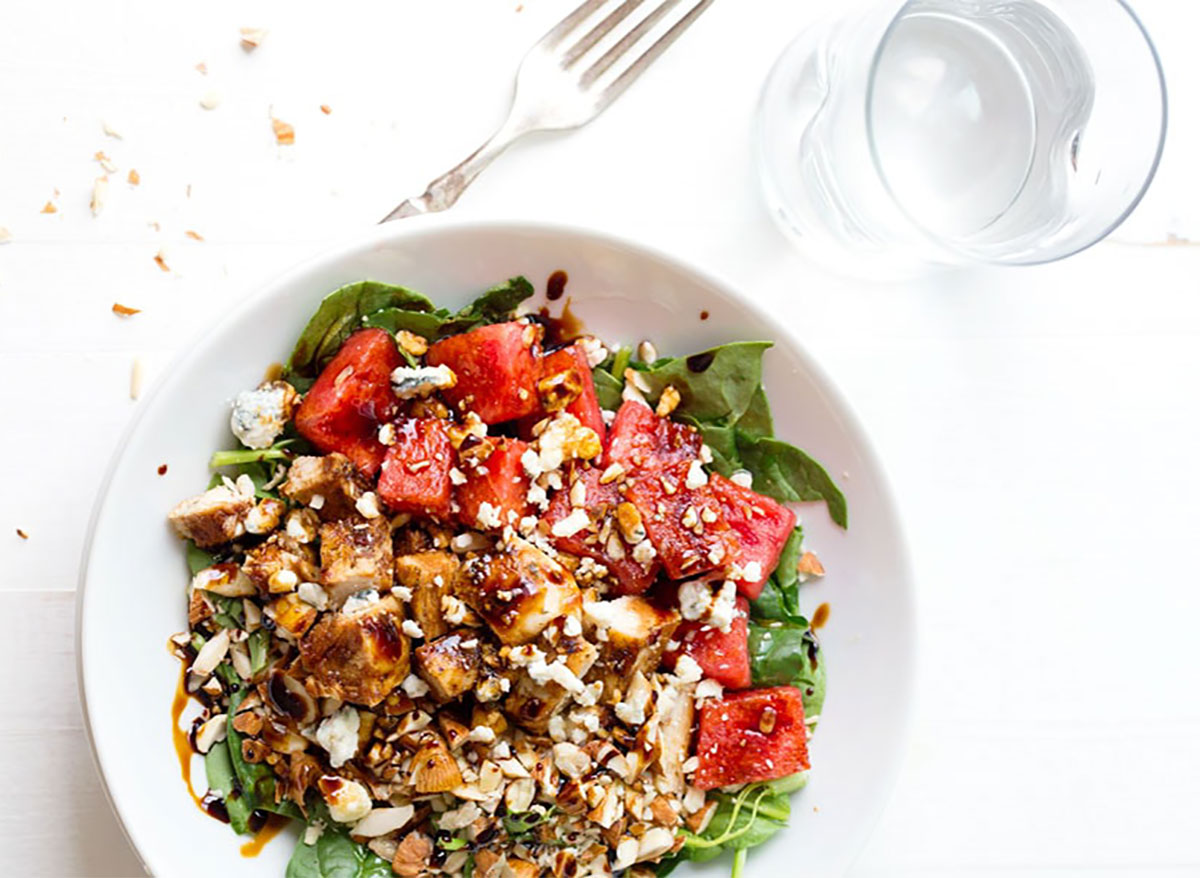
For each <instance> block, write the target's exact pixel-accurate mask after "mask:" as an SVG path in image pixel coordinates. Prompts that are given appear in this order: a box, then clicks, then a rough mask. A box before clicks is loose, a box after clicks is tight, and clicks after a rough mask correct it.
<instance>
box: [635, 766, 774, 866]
mask: <svg viewBox="0 0 1200 878" xmlns="http://www.w3.org/2000/svg"><path fill="white" fill-rule="evenodd" d="M774 783H775V782H767V783H752V784H747V785H746V786H744V787H742V789H741V790H739V791H738V792H737V793H716V794H715V797H716V801H717V808H716V810H715V811H714V812H713V816H712V819H711V820H710V821H709V823H708V826H706V827H705V829H704V832H702V833H699V834H696V833H691V832H687V831H684V833H683V835H684V842H683V847H682V848H681V849H680V850H679V852H678V853H677V854H676V856H675V857H673V858H671V859H669V860H665V861H664V862H662V863H660V864H659V866H658V869H657V873H658V875H660V876H661V875H667V874H669V873H670V872H671V871H672V870H673V869H674V868H675V866H677V865H678V863H679V861H680V860H691V861H693V862H705V861H707V860H712V859H714V858H716V857H718V856H720V855H721V854H722V853H723V852H725V851H735V852H742V851H745V850H747V849H749V848H752V847H756V846H758V845H760V844H762V843H763V842H765V841H767V839H769V838H771V836H773V835H775V833H777V832H779V830H781V829H783V828H784V827H785V826H786V825H787V819H788V817H789V816H790V814H791V805H790V804H789V802H788V798H787V792H786V791H784V789H778V788H776V787H775V786H774ZM744 863H745V855H744V854H742V853H738V854H737V855H736V857H735V859H734V869H735V871H737V870H739V869H740V865H739V864H741V865H744Z"/></svg>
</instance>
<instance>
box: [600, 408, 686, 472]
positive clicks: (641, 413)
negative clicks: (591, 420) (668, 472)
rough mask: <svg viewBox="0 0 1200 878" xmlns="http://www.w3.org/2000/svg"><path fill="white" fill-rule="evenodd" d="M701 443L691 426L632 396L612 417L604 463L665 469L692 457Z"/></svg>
mask: <svg viewBox="0 0 1200 878" xmlns="http://www.w3.org/2000/svg"><path fill="white" fill-rule="evenodd" d="M702 444H703V440H702V439H701V438H700V434H699V433H698V432H696V430H694V429H693V428H692V427H689V426H687V425H686V424H677V423H675V422H674V421H671V420H669V419H667V418H660V417H659V416H658V415H656V414H654V412H653V411H651V410H650V408H649V407H648V406H645V405H642V404H641V403H640V402H634V401H632V400H631V401H628V402H625V403H622V404H621V407H620V408H619V409H618V410H617V416H616V418H614V419H613V423H612V427H611V428H610V429H609V432H608V447H607V448H605V450H604V466H606V467H607V466H609V465H610V464H613V463H619V464H621V466H623V467H625V471H626V472H629V473H632V472H640V471H642V470H657V469H664V468H666V467H668V466H670V465H671V464H674V463H678V462H680V461H690V460H693V459H695V458H696V457H698V456H699V455H700V446H701V445H702Z"/></svg>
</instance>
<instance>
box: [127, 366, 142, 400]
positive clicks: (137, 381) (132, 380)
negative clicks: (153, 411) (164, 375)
mask: <svg viewBox="0 0 1200 878" xmlns="http://www.w3.org/2000/svg"><path fill="white" fill-rule="evenodd" d="M145 373H146V368H145V366H144V365H143V364H142V358H141V357H134V358H133V368H132V369H131V370H130V372H129V398H130V399H137V398H138V397H139V396H141V395H142V385H143V384H144V383H145V381H146V374H145Z"/></svg>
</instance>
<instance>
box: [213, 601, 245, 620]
mask: <svg viewBox="0 0 1200 878" xmlns="http://www.w3.org/2000/svg"><path fill="white" fill-rule="evenodd" d="M212 600H213V604H214V605H215V606H216V608H217V609H216V612H215V613H213V621H214V622H216V623H217V624H218V625H220V626H221V627H222V628H241V627H242V626H243V625H244V624H245V619H246V615H245V614H246V607H245V604H243V603H242V599H241V598H227V597H221V596H220V595H213V597H212Z"/></svg>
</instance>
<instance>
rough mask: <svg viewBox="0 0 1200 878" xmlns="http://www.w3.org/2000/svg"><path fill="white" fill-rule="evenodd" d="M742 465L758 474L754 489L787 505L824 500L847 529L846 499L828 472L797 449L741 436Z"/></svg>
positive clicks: (738, 439)
mask: <svg viewBox="0 0 1200 878" xmlns="http://www.w3.org/2000/svg"><path fill="white" fill-rule="evenodd" d="M737 448H738V453H739V455H740V456H741V459H742V465H743V466H745V468H746V469H748V470H750V472H752V473H753V474H754V489H755V490H756V491H758V492H759V493H762V494H766V495H767V496H769V497H774V498H775V499H776V500H782V501H784V502H799V501H806V500H824V501H825V504H826V505H827V506H828V507H829V516H830V517H831V518H832V519H833V520H834V521H835V522H836V523H837V524H838V525H840V526H841V527H846V498H845V496H844V495H843V494H842V492H841V489H839V488H838V486H837V485H836V484H834V482H833V479H831V478H830V477H829V473H827V472H825V469H824V468H823V467H822V466H821V465H820V464H819V463H817V462H816V461H815V460H813V459H812V458H811V457H809V456H808V455H807V454H805V453H804V452H803V451H801V450H800V449H799V448H797V447H796V446H794V445H789V444H788V443H787V442H783V441H781V440H779V439H772V438H768V437H761V438H758V439H753V438H750V437H748V436H743V435H742V434H741V433H739V434H738V438H737Z"/></svg>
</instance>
